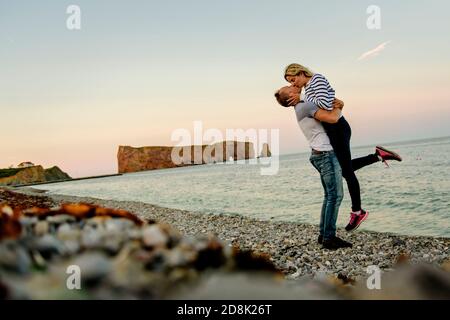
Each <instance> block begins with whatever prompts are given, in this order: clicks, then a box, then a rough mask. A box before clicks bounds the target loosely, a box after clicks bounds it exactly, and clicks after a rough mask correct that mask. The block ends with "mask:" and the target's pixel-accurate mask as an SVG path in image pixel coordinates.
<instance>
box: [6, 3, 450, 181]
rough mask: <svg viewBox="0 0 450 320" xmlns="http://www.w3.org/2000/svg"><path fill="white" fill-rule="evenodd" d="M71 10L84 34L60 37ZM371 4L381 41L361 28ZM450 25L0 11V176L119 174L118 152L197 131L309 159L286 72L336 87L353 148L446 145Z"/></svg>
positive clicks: (391, 18) (192, 9)
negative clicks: (16, 172)
mask: <svg viewBox="0 0 450 320" xmlns="http://www.w3.org/2000/svg"><path fill="white" fill-rule="evenodd" d="M70 4H77V5H79V6H80V7H81V10H82V29H81V30H80V31H69V30H67V28H66V19H67V16H68V15H67V14H66V12H65V11H66V8H67V6H68V5H70ZM371 4H375V5H378V6H380V8H381V18H382V20H381V21H382V28H381V30H377V31H374V30H368V29H367V28H366V19H367V17H368V15H367V14H366V8H367V7H368V6H369V5H371ZM449 11H450V3H449V2H448V1H444V0H442V1H395V2H393V1H361V0H355V1H340V2H338V1H333V2H332V1H276V2H275V1H261V0H259V1H256V0H248V1H234V0H232V1H111V0H108V1H99V0H89V1H57V0H54V1H4V0H0V41H1V46H0V61H1V62H2V64H1V66H2V67H1V71H0V87H1V88H2V94H1V95H0V111H1V115H2V118H3V119H4V120H3V121H2V126H1V128H0V134H1V138H0V147H1V150H2V157H1V159H0V167H4V166H8V165H10V164H17V163H18V162H21V161H28V160H30V161H33V162H36V163H42V164H44V165H46V166H48V165H53V164H57V165H60V166H61V167H62V168H63V169H65V170H67V171H68V172H69V173H70V174H72V175H73V176H80V175H87V174H99V173H107V172H115V171H116V169H117V167H116V152H117V146H118V145H119V144H125V145H135V146H142V145H162V144H172V142H171V141H170V135H171V132H172V131H173V130H174V129H177V128H187V129H192V121H194V120H202V121H203V122H204V127H206V128H219V129H222V130H224V129H226V128H244V129H245V128H280V130H281V131H280V135H281V152H282V153H292V152H300V151H305V150H307V144H306V141H305V139H304V138H303V136H302V134H301V132H300V131H299V129H298V126H297V124H296V122H295V117H294V115H293V114H292V112H289V111H288V110H282V109H280V108H278V107H277V105H276V104H275V103H274V99H273V92H274V90H275V89H276V88H278V87H280V86H282V85H284V84H285V83H284V81H283V78H282V72H283V68H284V66H285V65H287V64H289V63H291V62H299V63H302V64H305V65H307V66H309V67H311V68H312V69H313V70H314V71H316V72H320V73H322V74H324V75H326V76H327V77H328V78H329V80H330V81H331V83H332V85H333V86H334V88H335V89H336V92H337V96H338V97H340V98H342V99H343V100H344V101H345V102H346V107H345V108H346V109H345V115H346V117H347V118H348V120H349V121H350V123H351V125H352V128H353V140H352V141H353V143H354V144H355V145H358V144H376V143H381V142H388V141H398V140H407V139H416V138H427V137H432V136H444V135H449V134H450V129H449V125H450V121H449V119H450V111H449V110H450V109H449V107H450V93H449V90H448V88H449V87H450V61H449V58H448V57H449V56H450V43H449V41H448V34H449V31H450V22H449V19H448V17H447V15H448V12H449ZM385 41H391V42H390V43H389V44H388V46H387V47H386V49H385V50H384V51H383V52H381V54H380V55H379V56H377V57H374V58H372V59H367V60H364V61H357V58H358V57H359V56H360V55H361V54H362V53H364V52H366V51H368V50H370V49H373V48H375V47H376V46H378V45H379V44H381V43H383V42H385Z"/></svg>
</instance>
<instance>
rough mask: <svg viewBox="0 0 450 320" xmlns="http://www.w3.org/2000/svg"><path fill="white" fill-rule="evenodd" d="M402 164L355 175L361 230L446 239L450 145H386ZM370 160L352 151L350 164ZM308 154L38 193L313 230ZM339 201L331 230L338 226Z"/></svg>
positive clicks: (343, 214)
mask: <svg viewBox="0 0 450 320" xmlns="http://www.w3.org/2000/svg"><path fill="white" fill-rule="evenodd" d="M385 146H388V147H389V148H391V149H393V150H396V151H398V152H399V153H400V154H401V155H402V157H403V159H404V160H403V162H401V163H396V162H391V163H390V165H391V168H389V169H387V168H385V167H384V165H383V164H381V163H376V164H374V165H372V166H370V167H366V168H363V169H361V170H360V171H358V173H357V175H358V178H359V180H360V184H361V189H362V199H363V207H364V208H366V209H367V210H369V211H370V216H369V219H368V220H367V221H366V222H365V223H364V224H363V226H362V227H361V229H366V230H374V231H381V232H394V233H399V234H409V235H431V236H445V237H450V170H449V169H450V137H448V138H440V139H429V140H422V141H416V142H414V141H411V142H406V143H398V144H386V145H385ZM370 152H373V148H372V147H370V148H369V147H367V148H366V147H360V148H355V149H353V156H354V157H356V156H363V155H366V154H368V153H370ZM308 158H309V154H308V153H303V154H293V155H285V156H281V157H280V168H279V172H278V174H276V175H273V176H262V175H260V166H259V165H251V164H245V163H237V164H236V163H235V164H214V165H203V166H195V167H185V168H175V169H166V170H159V171H147V172H140V173H132V174H126V175H123V176H118V177H109V178H101V179H93V180H81V181H73V182H65V183H57V184H49V185H42V186H39V188H41V189H46V190H49V192H50V193H57V194H64V195H74V196H89V197H96V198H101V199H111V200H132V201H141V202H147V203H152V204H157V205H161V206H165V207H170V208H178V209H186V210H195V211H200V212H205V213H213V214H219V213H224V214H240V215H244V216H249V217H255V218H260V219H273V220H282V221H296V222H306V223H313V224H317V223H318V220H319V213H320V208H321V204H322V199H323V191H322V187H321V184H320V180H319V175H318V173H317V172H316V171H315V170H314V168H313V167H312V166H311V164H310V163H309V160H308ZM344 189H345V198H344V201H343V203H342V206H341V210H340V214H339V219H338V223H339V225H341V226H344V225H345V224H346V223H347V221H348V217H349V211H350V202H349V195H348V192H347V187H346V185H345V184H344Z"/></svg>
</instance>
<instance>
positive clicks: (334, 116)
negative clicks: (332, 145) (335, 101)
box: [314, 108, 341, 123]
mask: <svg viewBox="0 0 450 320" xmlns="http://www.w3.org/2000/svg"><path fill="white" fill-rule="evenodd" d="M340 116H341V109H339V108H334V109H333V110H331V111H326V110H323V109H319V110H317V111H316V113H315V114H314V118H315V119H316V120H319V121H322V122H326V123H336V122H338V120H339V118H340Z"/></svg>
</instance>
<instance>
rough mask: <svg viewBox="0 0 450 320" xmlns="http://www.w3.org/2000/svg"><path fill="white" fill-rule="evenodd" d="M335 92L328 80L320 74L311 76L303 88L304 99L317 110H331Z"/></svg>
mask: <svg viewBox="0 0 450 320" xmlns="http://www.w3.org/2000/svg"><path fill="white" fill-rule="evenodd" d="M334 97H335V91H334V89H333V88H332V87H331V85H330V83H329V82H328V80H327V79H326V78H325V77H324V76H323V75H321V74H318V73H316V74H315V75H313V76H312V78H311V79H310V80H309V82H308V83H307V84H306V86H305V99H306V101H308V102H312V103H314V104H316V105H317V106H318V107H319V108H322V109H325V110H333V101H334Z"/></svg>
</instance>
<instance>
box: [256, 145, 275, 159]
mask: <svg viewBox="0 0 450 320" xmlns="http://www.w3.org/2000/svg"><path fill="white" fill-rule="evenodd" d="M271 156H272V152H270V148H269V144H268V143H264V144H263V146H262V150H261V153H260V155H259V157H260V158H265V157H271Z"/></svg>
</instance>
